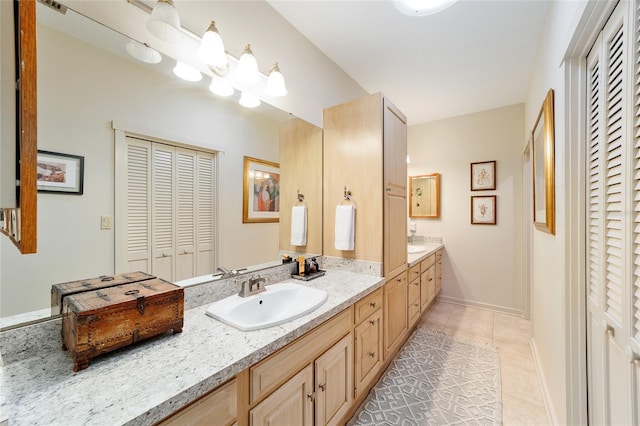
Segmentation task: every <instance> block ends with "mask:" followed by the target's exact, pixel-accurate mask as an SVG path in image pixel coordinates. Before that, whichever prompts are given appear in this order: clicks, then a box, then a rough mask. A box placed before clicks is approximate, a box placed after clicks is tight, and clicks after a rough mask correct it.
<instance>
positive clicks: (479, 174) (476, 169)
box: [471, 161, 496, 191]
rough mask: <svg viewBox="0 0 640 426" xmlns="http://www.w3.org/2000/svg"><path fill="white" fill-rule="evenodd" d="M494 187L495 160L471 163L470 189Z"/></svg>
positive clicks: (484, 189)
mask: <svg viewBox="0 0 640 426" xmlns="http://www.w3.org/2000/svg"><path fill="white" fill-rule="evenodd" d="M493 189H496V162H495V161H483V162H479V163H471V190H472V191H488V190H493Z"/></svg>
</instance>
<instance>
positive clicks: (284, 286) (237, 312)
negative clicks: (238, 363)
mask: <svg viewBox="0 0 640 426" xmlns="http://www.w3.org/2000/svg"><path fill="white" fill-rule="evenodd" d="M265 288H266V291H265V292H262V293H259V294H255V295H253V296H249V297H240V296H238V295H237V294H234V295H233V296H229V297H227V298H225V299H222V300H219V301H217V302H215V303H213V304H212V305H211V306H209V308H208V309H207V315H209V316H210V317H212V318H215V319H217V320H219V321H222V322H223V323H225V324H228V325H230V326H233V327H235V328H237V329H239V330H242V331H251V330H260V329H262V328H267V327H273V326H275V325H279V324H284V323H285V322H289V321H292V320H294V319H296V318H300V317H301V316H303V315H306V314H308V313H309V312H312V311H314V310H315V309H317V308H318V307H320V306H321V305H322V304H323V303H324V302H325V301H326V300H327V297H328V295H327V292H326V291H324V290H320V289H317V288H313V287H307V286H304V285H301V284H297V283H293V282H283V283H279V284H273V285H269V286H266V287H265Z"/></svg>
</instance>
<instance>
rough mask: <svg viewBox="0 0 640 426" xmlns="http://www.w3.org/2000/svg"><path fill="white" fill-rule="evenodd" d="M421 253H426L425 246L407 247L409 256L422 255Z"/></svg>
mask: <svg viewBox="0 0 640 426" xmlns="http://www.w3.org/2000/svg"><path fill="white" fill-rule="evenodd" d="M423 251H427V248H426V247H425V246H414V245H408V246H407V253H409V254H415V253H422V252H423Z"/></svg>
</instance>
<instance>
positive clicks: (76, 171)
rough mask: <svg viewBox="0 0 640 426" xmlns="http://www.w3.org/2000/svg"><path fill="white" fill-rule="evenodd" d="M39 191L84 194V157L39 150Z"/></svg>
mask: <svg viewBox="0 0 640 426" xmlns="http://www.w3.org/2000/svg"><path fill="white" fill-rule="evenodd" d="M37 173H38V177H37V184H38V192H59V193H65V194H72V195H82V193H83V180H84V157H81V156H79V155H71V154H61V153H59V152H51V151H40V150H38V161H37Z"/></svg>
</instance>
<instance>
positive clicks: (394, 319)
mask: <svg viewBox="0 0 640 426" xmlns="http://www.w3.org/2000/svg"><path fill="white" fill-rule="evenodd" d="M407 301H408V297H407V274H406V272H403V273H401V274H399V275H396V276H395V277H393V278H392V279H390V280H389V281H387V283H386V284H385V285H384V309H385V311H384V341H385V351H386V352H385V355H386V356H385V359H388V357H389V354H390V353H392V352H394V351H395V350H396V349H398V348H399V347H400V345H401V344H402V342H403V341H404V337H405V336H406V334H407V331H408V329H409V326H408V315H407Z"/></svg>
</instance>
